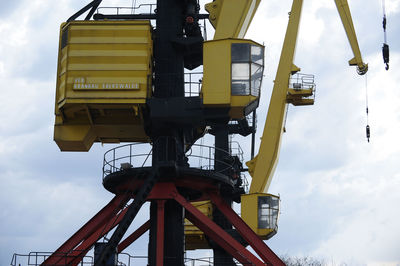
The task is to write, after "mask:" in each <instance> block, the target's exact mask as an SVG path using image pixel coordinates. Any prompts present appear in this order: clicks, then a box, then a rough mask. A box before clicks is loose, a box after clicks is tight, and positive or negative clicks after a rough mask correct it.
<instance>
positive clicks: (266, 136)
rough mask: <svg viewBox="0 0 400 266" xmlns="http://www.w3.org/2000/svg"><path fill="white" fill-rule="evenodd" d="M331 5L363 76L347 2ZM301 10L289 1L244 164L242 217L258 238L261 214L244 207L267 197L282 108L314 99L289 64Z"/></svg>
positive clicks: (299, 1) (307, 79)
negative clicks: (254, 151)
mask: <svg viewBox="0 0 400 266" xmlns="http://www.w3.org/2000/svg"><path fill="white" fill-rule="evenodd" d="M335 4H336V7H337V10H338V12H339V14H340V18H341V21H342V23H343V26H344V29H345V31H346V35H347V38H348V40H349V43H350V46H351V49H352V51H353V54H354V58H352V59H351V60H350V61H349V65H351V66H356V67H357V73H358V74H360V75H363V74H365V73H366V72H367V71H368V64H366V63H364V61H363V59H362V56H361V52H360V48H359V45H358V41H357V36H356V33H355V29H354V25H353V21H352V18H351V13H350V9H349V5H348V2H347V0H335ZM302 6H303V0H294V1H293V5H292V9H291V11H290V13H289V14H290V16H289V23H288V26H287V31H286V36H285V40H284V43H283V48H282V52H281V56H280V61H279V66H278V70H277V73H276V77H275V80H274V87H273V90H272V96H271V99H270V104H269V109H268V115H267V119H266V121H265V126H264V131H263V135H262V137H261V143H260V148H259V152H258V155H257V156H256V157H254V158H253V159H252V160H250V161H248V162H247V163H246V164H247V166H248V168H249V173H250V175H251V176H252V181H251V186H250V193H249V194H248V195H243V196H242V217H243V219H244V220H245V221H246V222H248V223H249V225H250V227H252V229H253V230H255V231H256V232H257V231H259V232H260V233H261V234H262V231H260V230H259V226H258V221H259V217H258V216H259V215H260V213H261V212H260V211H255V210H251V208H248V207H247V206H248V204H256V203H257V198H258V197H261V196H263V195H266V196H268V195H269V194H265V193H267V191H268V188H269V186H270V184H271V180H272V177H273V174H274V172H275V168H276V166H277V163H278V158H279V150H280V144H281V139H282V134H283V132H284V117H285V115H286V110H287V108H286V106H287V104H289V103H291V104H293V105H295V106H298V105H312V104H313V103H314V99H312V98H310V97H311V96H312V95H313V93H314V89H315V85H314V81H313V77H312V76H307V75H300V76H297V77H296V76H294V75H295V74H296V73H298V72H299V71H300V68H299V67H297V66H296V65H295V64H294V63H293V59H294V53H295V49H296V41H297V35H298V29H299V24H300V17H301V10H302ZM297 75H299V74H297ZM270 196H271V197H273V196H272V195H270Z"/></svg>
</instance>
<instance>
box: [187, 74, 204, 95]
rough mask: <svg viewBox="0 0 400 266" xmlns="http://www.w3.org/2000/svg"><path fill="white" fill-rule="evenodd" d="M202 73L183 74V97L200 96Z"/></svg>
mask: <svg viewBox="0 0 400 266" xmlns="http://www.w3.org/2000/svg"><path fill="white" fill-rule="evenodd" d="M202 82H203V72H189V73H185V81H184V84H185V97H196V96H200V93H201V85H202Z"/></svg>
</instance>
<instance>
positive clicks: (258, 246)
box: [42, 167, 284, 266]
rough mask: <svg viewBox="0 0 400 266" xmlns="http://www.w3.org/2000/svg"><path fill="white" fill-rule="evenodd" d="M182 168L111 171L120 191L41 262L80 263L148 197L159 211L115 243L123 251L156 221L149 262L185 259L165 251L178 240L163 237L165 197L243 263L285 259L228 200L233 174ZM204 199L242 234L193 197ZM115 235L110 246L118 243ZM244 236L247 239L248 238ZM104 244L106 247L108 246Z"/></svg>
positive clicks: (109, 182)
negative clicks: (234, 232) (223, 190)
mask: <svg viewBox="0 0 400 266" xmlns="http://www.w3.org/2000/svg"><path fill="white" fill-rule="evenodd" d="M177 170H178V173H179V174H178V175H175V176H167V177H162V176H158V173H155V172H154V171H153V169H152V168H151V167H143V168H130V169H126V170H121V171H117V172H114V173H112V174H110V175H108V176H106V177H105V178H104V181H103V184H104V186H105V188H106V189H107V190H109V191H111V192H113V193H115V197H114V198H113V199H112V200H111V201H110V202H109V203H108V204H107V205H106V206H105V207H104V208H103V209H102V210H100V211H99V212H98V213H97V214H96V215H95V216H94V217H93V218H92V219H90V220H89V221H88V222H87V223H86V224H85V225H84V226H83V227H82V228H80V229H79V230H78V231H77V232H76V233H75V234H74V235H73V236H72V237H71V238H69V239H68V240H67V241H66V242H65V243H64V244H63V245H61V246H60V247H59V248H58V249H57V250H56V251H55V252H54V253H53V254H52V255H51V256H50V257H48V258H47V259H46V260H45V261H44V263H43V264H42V265H78V264H79V263H80V262H81V260H82V258H83V257H84V256H85V255H86V254H87V252H88V251H89V250H90V248H91V247H92V246H93V245H94V244H95V243H96V242H97V241H98V240H99V239H100V238H102V237H103V236H104V235H106V234H107V233H108V232H109V231H111V230H112V229H113V228H116V230H115V231H114V234H113V236H114V235H115V233H116V232H117V231H118V228H119V227H120V226H121V225H122V224H123V223H124V222H126V221H127V220H128V223H131V222H132V220H133V219H131V217H128V216H132V214H130V213H129V212H130V210H132V206H133V205H134V203H135V202H137V201H139V205H143V203H144V202H146V201H150V202H152V204H155V206H156V215H154V216H151V218H150V220H149V221H147V222H145V223H144V224H143V225H142V226H140V227H139V228H138V229H137V230H136V231H134V232H133V233H132V234H130V235H129V236H127V237H126V238H125V239H124V240H122V241H120V242H118V243H117V245H116V247H111V249H112V250H114V253H117V254H118V253H121V252H123V251H124V250H125V249H126V248H127V247H128V246H129V245H130V244H132V243H133V242H134V241H135V240H137V239H138V238H139V237H140V236H141V235H143V234H144V233H145V232H146V231H148V230H149V229H150V228H151V227H152V226H154V227H155V228H156V241H155V244H156V245H155V246H156V247H155V250H153V251H154V252H153V253H154V255H153V256H151V253H152V252H150V250H149V265H155V266H161V265H180V263H179V262H178V261H177V258H169V257H165V256H164V251H165V249H166V248H167V247H166V243H168V245H172V246H173V243H171V242H166V241H165V240H166V238H165V237H164V236H165V233H166V232H165V218H166V215H165V214H166V203H167V202H168V201H174V202H175V203H176V204H178V205H180V206H181V207H182V208H183V209H184V210H185V211H184V212H185V218H186V219H188V220H189V221H190V222H192V223H193V224H194V225H195V226H197V227H198V228H199V229H200V230H202V231H203V232H204V233H205V234H206V235H207V237H208V238H209V239H210V241H212V242H214V243H215V244H216V245H218V246H220V247H221V248H223V249H224V250H225V251H226V252H227V253H229V254H230V255H231V256H232V257H233V258H235V259H236V260H237V261H238V262H239V263H241V264H243V265H284V263H283V262H282V261H281V260H280V259H279V257H278V256H277V255H275V253H274V252H273V251H272V250H271V249H270V248H269V247H268V246H267V245H266V244H265V243H264V242H263V241H262V239H261V238H260V237H259V236H257V235H256V233H254V232H253V230H251V229H250V227H249V226H248V225H247V224H246V223H245V222H244V221H243V220H242V219H241V218H240V216H238V214H236V212H235V211H234V210H233V209H232V208H231V206H229V205H228V204H226V202H225V201H224V198H223V196H222V195H221V193H220V191H221V190H220V188H221V186H227V184H228V179H224V176H223V175H219V174H218V173H213V174H211V173H210V171H207V170H200V169H195V168H182V169H177ZM161 172H164V171H161ZM151 180H157V182H156V183H152V181H151ZM149 181H150V182H149ZM194 188H196V189H194ZM142 189H144V190H146V191H148V193H145V195H143V194H141V190H142ZM141 197H145V199H144V200H143V199H141ZM132 199H133V201H132V203H131V204H129V205H128V204H127V203H128V202H129V201H131V200H132ZM203 200H211V202H212V203H213V204H214V205H215V206H216V207H217V208H218V209H219V210H220V211H221V212H222V214H223V215H224V216H225V217H226V218H227V219H228V220H229V222H231V223H232V225H233V226H234V227H235V229H236V230H237V232H238V233H239V235H240V236H241V239H237V238H236V237H234V236H232V235H231V234H229V233H228V232H226V231H225V230H224V229H222V228H221V227H220V226H218V225H217V224H216V223H215V222H214V221H212V220H211V219H210V218H209V217H207V216H206V215H204V214H203V213H202V212H201V211H199V210H198V209H197V208H196V207H195V206H193V205H192V203H191V202H192V201H203ZM140 207H141V206H139V208H138V209H140ZM137 211H138V210H137ZM137 211H136V213H137ZM112 238H113V237H111V239H110V241H109V242H108V243H107V244H106V246H107V245H108V246H112V245H113V243H112V241H111V240H112ZM235 238H236V239H235ZM241 242H242V243H241ZM243 242H244V243H247V244H243ZM246 245H250V246H251V247H252V248H253V249H254V251H255V252H256V253H257V254H258V256H259V257H256V256H255V255H254V254H252V253H251V252H250V251H249V250H247V249H246ZM103 250H106V248H104V249H103ZM101 255H103V257H104V256H106V255H105V254H104V252H103V254H100V255H99V256H100V257H101ZM111 255H112V254H111ZM100 257H98V258H97V260H96V257H95V265H109V264H107V263H105V261H109V260H110V257H109V256H106V257H105V260H104V261H103V262H102V261H101V258H100ZM178 259H179V258H178Z"/></svg>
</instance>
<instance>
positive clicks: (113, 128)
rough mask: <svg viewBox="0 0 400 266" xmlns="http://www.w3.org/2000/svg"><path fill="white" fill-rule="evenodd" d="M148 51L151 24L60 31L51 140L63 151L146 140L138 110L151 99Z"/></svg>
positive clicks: (86, 24)
mask: <svg viewBox="0 0 400 266" xmlns="http://www.w3.org/2000/svg"><path fill="white" fill-rule="evenodd" d="M152 49H153V42H152V26H151V24H150V22H149V21H73V22H69V23H63V24H62V25H61V29H60V45H59V54H58V71H57V89H56V100H55V115H56V121H55V127H54V140H55V141H56V143H57V145H58V146H59V148H60V149H61V150H62V151H87V150H89V149H90V147H91V146H92V144H93V142H95V141H98V142H121V141H130V142H134V141H141V142H144V141H147V140H148V138H147V136H146V134H145V132H144V129H143V119H142V116H141V107H142V106H143V105H144V104H145V103H146V99H147V98H148V97H150V96H151V76H152V54H153V51H152Z"/></svg>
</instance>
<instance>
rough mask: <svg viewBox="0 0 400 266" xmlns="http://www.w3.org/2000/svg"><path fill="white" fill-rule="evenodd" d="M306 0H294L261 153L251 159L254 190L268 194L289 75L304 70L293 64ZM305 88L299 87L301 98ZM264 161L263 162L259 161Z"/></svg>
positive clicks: (281, 126)
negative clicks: (302, 89)
mask: <svg viewBox="0 0 400 266" xmlns="http://www.w3.org/2000/svg"><path fill="white" fill-rule="evenodd" d="M302 5H303V0H294V1H293V5H292V9H291V12H290V17H289V23H288V27H287V31H286V35H285V40H284V42H283V48H282V52H281V57H280V61H279V66H278V70H277V73H276V77H275V81H274V87H273V90H272V95H271V99H270V103H269V107H268V114H267V119H266V122H265V126H264V131H263V135H262V137H261V144H260V149H259V152H258V155H257V156H256V157H254V159H253V160H251V161H249V162H247V163H246V164H247V166H248V167H249V173H250V175H251V176H252V181H251V186H250V193H260V192H261V193H267V191H268V188H269V185H270V184H271V180H272V176H273V174H274V172H275V168H276V165H277V163H278V158H279V150H280V145H281V139H282V138H281V137H282V133H283V122H284V118H285V114H286V105H287V102H288V100H287V98H288V90H289V78H290V75H291V74H295V73H296V72H298V71H299V70H300V69H299V68H298V67H297V66H295V65H294V64H293V58H294V54H295V50H296V41H297V35H298V29H299V23H300V16H301V8H302ZM302 93H304V91H301V90H299V96H297V97H298V98H299V100H300V101H301V98H302V96H303V94H302ZM258 162H260V163H258Z"/></svg>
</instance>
